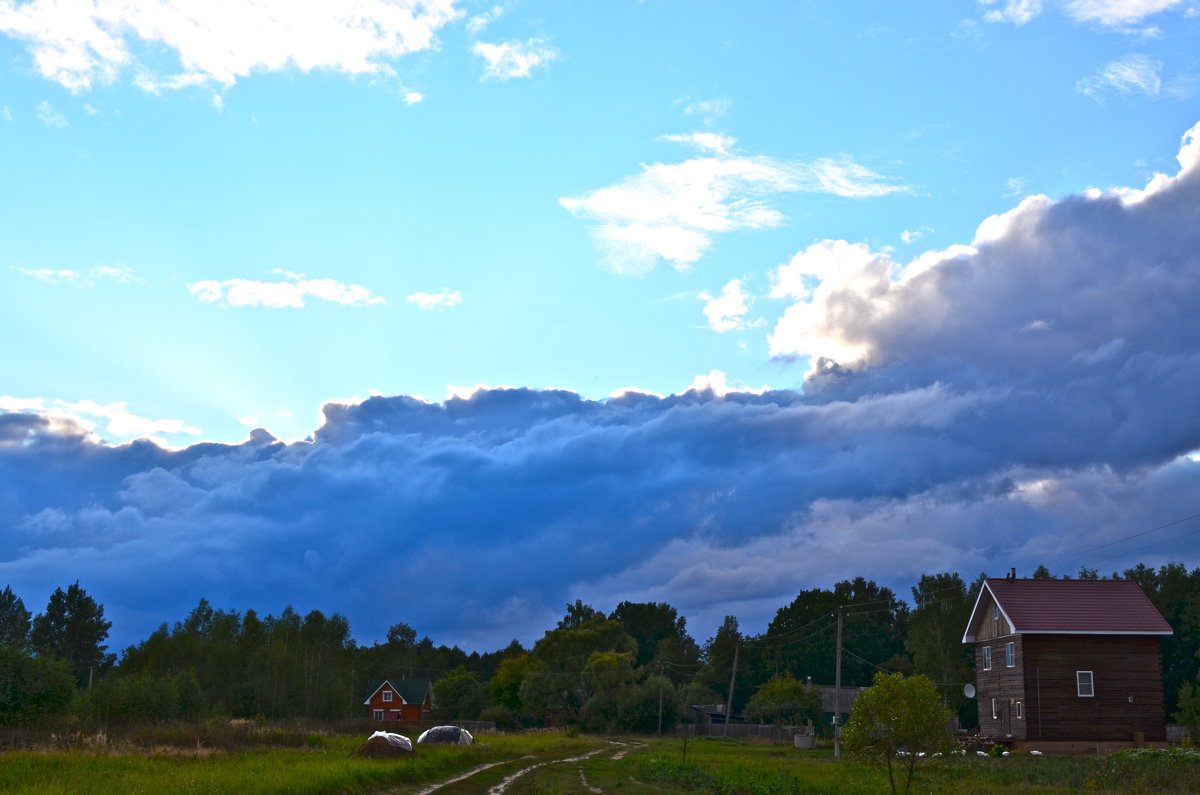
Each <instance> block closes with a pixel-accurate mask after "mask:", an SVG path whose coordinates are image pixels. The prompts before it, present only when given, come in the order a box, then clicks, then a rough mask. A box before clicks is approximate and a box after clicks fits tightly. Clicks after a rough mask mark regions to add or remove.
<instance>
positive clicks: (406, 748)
mask: <svg viewBox="0 0 1200 795" xmlns="http://www.w3.org/2000/svg"><path fill="white" fill-rule="evenodd" d="M412 752H413V744H412V740H410V739H408V738H407V737H405V736H404V735H403V734H393V733H392V732H375V733H374V734H372V735H371V736H370V737H368V738H367V741H366V742H365V743H363V744H362V745H360V746H358V748H355V749H354V751H353V752H352V753H351V754H350V755H351V756H361V757H365V758H367V759H380V758H388V757H396V756H408V755H409V754H411V753H412Z"/></svg>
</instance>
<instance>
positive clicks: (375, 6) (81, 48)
mask: <svg viewBox="0 0 1200 795" xmlns="http://www.w3.org/2000/svg"><path fill="white" fill-rule="evenodd" d="M461 15H462V12H461V11H460V10H459V9H457V8H455V3H454V0H424V1H423V2H420V3H410V2H404V1H403V0H346V2H340V3H336V4H333V5H328V4H319V3H318V4H313V3H295V2H291V0H259V1H258V2H228V3H204V2H189V3H176V2H168V0H145V2H138V3H125V2H121V0H97V1H96V2H94V3H88V4H86V6H80V5H79V4H77V3H69V2H67V1H66V0H33V1H32V2H27V3H13V2H10V1H8V0H6V1H5V2H0V33H5V34H7V35H8V36H10V37H12V38H14V39H17V40H20V41H23V42H24V43H25V44H26V46H28V48H29V50H30V53H31V54H32V56H33V59H34V64H35V65H36V68H37V70H38V72H39V73H41V75H42V76H43V77H45V78H47V79H48V80H52V81H54V82H55V83H58V84H59V85H61V86H63V87H65V88H67V89H69V90H71V91H85V90H88V89H90V88H91V87H92V86H93V85H95V84H96V83H111V82H113V81H114V80H116V79H117V77H118V76H119V75H120V74H121V73H122V72H128V71H132V72H134V73H135V75H136V77H135V83H136V84H137V85H139V86H141V87H142V88H143V89H145V90H148V91H161V90H163V89H178V88H183V87H187V86H194V85H202V84H208V83H218V84H221V85H225V86H230V85H233V84H234V83H235V82H236V81H237V80H238V79H241V78H243V77H246V76H248V75H250V74H252V73H254V72H264V71H278V70H282V69H298V70H300V71H304V72H308V71H312V70H318V69H322V70H331V71H338V72H345V73H347V74H354V75H358V74H372V75H376V74H390V73H391V71H392V68H391V66H390V62H391V61H393V60H395V59H397V58H399V57H402V56H404V55H407V54H410V53H414V52H419V51H422V50H428V49H432V48H434V47H436V46H437V39H436V33H437V31H438V30H439V29H441V28H442V27H443V26H445V25H446V24H448V23H450V22H452V21H454V20H455V19H457V18H459V17H460V16H461ZM164 53H165V54H167V55H168V56H174V58H173V59H172V61H173V62H171V63H161V61H163V58H162V54H164ZM166 72H169V73H166ZM164 73H165V74H164Z"/></svg>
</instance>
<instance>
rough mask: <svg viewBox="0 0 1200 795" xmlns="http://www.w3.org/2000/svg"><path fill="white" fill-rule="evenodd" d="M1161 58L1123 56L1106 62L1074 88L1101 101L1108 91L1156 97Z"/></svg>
mask: <svg viewBox="0 0 1200 795" xmlns="http://www.w3.org/2000/svg"><path fill="white" fill-rule="evenodd" d="M1162 67H1163V64H1162V61H1156V60H1154V59H1153V58H1150V57H1149V56H1146V55H1126V56H1125V57H1124V58H1119V59H1117V60H1115V61H1109V62H1108V64H1107V65H1106V66H1105V67H1104V68H1103V69H1101V70H1099V71H1098V72H1096V73H1095V74H1092V75H1089V76H1087V77H1085V78H1082V79H1081V80H1079V81H1078V82H1077V83H1075V90H1076V91H1078V92H1079V93H1080V94H1085V95H1087V96H1089V97H1091V98H1092V99H1094V100H1097V101H1102V100H1103V99H1104V97H1105V96H1107V95H1109V94H1145V95H1147V96H1151V97H1154V96H1157V95H1158V93H1159V91H1161V90H1162V79H1161V78H1160V77H1159V76H1158V73H1159V71H1161V70H1162Z"/></svg>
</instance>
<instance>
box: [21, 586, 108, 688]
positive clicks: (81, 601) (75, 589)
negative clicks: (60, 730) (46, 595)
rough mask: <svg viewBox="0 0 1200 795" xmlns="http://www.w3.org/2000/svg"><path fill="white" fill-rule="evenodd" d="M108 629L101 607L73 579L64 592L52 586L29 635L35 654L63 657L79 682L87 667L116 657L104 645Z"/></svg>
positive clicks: (83, 679) (104, 664) (102, 665)
mask: <svg viewBox="0 0 1200 795" xmlns="http://www.w3.org/2000/svg"><path fill="white" fill-rule="evenodd" d="M111 628H112V622H111V621H105V620H104V608H103V607H102V606H101V605H99V604H97V603H96V600H94V599H92V597H90V596H88V595H87V591H85V590H83V589H82V588H80V587H79V581H78V580H76V581H75V582H74V583H73V584H72V585H71V586H69V587H68V588H67V590H66V591H64V590H63V589H62V588H56V589H55V591H54V593H52V594H51V595H50V602H49V603H48V604H47V605H46V612H45V613H40V614H38V616H37V617H36V618H35V619H33V627H32V630H31V631H30V636H29V637H30V642H31V643H32V644H33V647H34V649H36V650H37V653H38V654H39V655H41V656H43V657H49V658H51V659H57V660H66V661H67V663H68V664H69V665H70V666H71V668H72V670H73V671H74V672H75V677H76V680H77V681H78V682H80V683H81V684H82V683H83V682H86V681H87V680H88V676H89V670H90V669H99V668H106V667H108V666H110V665H112V664H113V662H114V661H115V660H116V655H113V654H107V653H106V650H107V649H108V647H107V646H106V645H104V641H105V640H106V639H107V638H108V630H109V629H111Z"/></svg>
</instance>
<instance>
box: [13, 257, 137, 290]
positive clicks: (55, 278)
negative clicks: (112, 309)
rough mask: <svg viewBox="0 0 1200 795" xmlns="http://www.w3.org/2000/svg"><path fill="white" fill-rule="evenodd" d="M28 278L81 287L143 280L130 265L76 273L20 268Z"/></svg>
mask: <svg viewBox="0 0 1200 795" xmlns="http://www.w3.org/2000/svg"><path fill="white" fill-rule="evenodd" d="M17 270H19V271H20V272H21V273H24V274H25V275H26V276H32V277H33V278H35V279H37V280H39V281H43V282H46V283H47V284H74V285H78V286H80V287H95V286H96V282H98V281H102V280H107V281H114V282H117V283H118V284H130V283H133V282H140V281H142V279H140V278H138V276H137V275H136V274H135V273H134V272H133V269H132V268H130V267H129V266H128V265H122V264H121V263H117V264H116V265H97V266H96V267H94V268H91V269H90V270H87V271H76V270H71V269H70V268H60V269H58V270H55V269H53V268H18V269H17Z"/></svg>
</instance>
